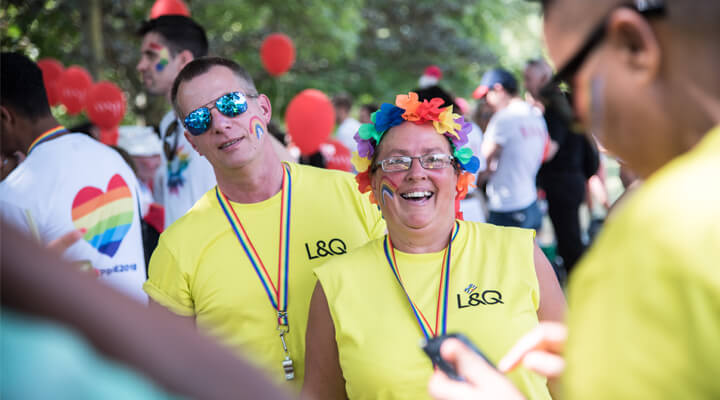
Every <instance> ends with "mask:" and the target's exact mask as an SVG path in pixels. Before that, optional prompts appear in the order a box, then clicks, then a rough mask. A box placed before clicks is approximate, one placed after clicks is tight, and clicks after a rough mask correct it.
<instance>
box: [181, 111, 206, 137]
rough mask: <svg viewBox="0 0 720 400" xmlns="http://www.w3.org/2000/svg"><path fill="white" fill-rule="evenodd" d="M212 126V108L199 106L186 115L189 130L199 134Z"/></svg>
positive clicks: (186, 124) (186, 125)
mask: <svg viewBox="0 0 720 400" xmlns="http://www.w3.org/2000/svg"><path fill="white" fill-rule="evenodd" d="M209 126H210V110H208V109H207V108H206V107H202V108H198V109H197V110H195V111H193V112H191V113H190V114H188V116H187V117H185V127H186V128H187V130H188V132H190V133H191V134H193V135H195V136H197V135H202V134H203V133H205V131H207V129H208V127H209Z"/></svg>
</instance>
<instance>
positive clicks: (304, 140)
mask: <svg viewBox="0 0 720 400" xmlns="http://www.w3.org/2000/svg"><path fill="white" fill-rule="evenodd" d="M285 124H286V125H287V130H288V134H289V135H290V138H291V139H292V141H293V143H295V145H297V147H298V148H299V149H300V153H301V154H303V155H310V154H313V153H315V152H316V151H317V150H318V148H319V147H320V144H321V143H323V142H324V141H325V139H327V138H328V136H330V133H331V132H332V130H333V127H334V126H335V108H334V107H333V105H332V102H330V99H329V98H328V97H327V96H326V95H325V93H323V92H321V91H319V90H317V89H305V90H303V91H302V92H300V93H299V94H298V95H297V96H295V97H294V98H293V99H292V100H290V104H288V107H287V110H286V111H285Z"/></svg>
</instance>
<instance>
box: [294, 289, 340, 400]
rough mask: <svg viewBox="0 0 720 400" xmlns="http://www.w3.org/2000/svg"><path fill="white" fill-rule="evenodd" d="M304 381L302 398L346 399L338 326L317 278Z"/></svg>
mask: <svg viewBox="0 0 720 400" xmlns="http://www.w3.org/2000/svg"><path fill="white" fill-rule="evenodd" d="M305 347H306V349H305V383H304V384H303V387H302V393H301V398H303V399H346V398H347V393H346V392H345V379H344V378H343V375H342V370H341V369H340V360H339V358H338V348H337V342H336V341H335V326H334V325H333V321H332V316H331V315H330V308H329V306H328V302H327V298H326V297H325V292H323V289H322V286H321V285H320V283H319V282H318V283H317V284H316V285H315V290H314V292H313V295H312V299H311V300H310V315H309V316H308V326H307V334H306V336H305Z"/></svg>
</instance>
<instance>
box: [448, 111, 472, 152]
mask: <svg viewBox="0 0 720 400" xmlns="http://www.w3.org/2000/svg"><path fill="white" fill-rule="evenodd" d="M455 123H456V124H460V129H458V130H457V132H456V133H457V135H458V137H459V138H456V137H455V136H453V135H447V136H448V137H449V138H450V140H451V141H452V143H453V145H455V148H458V149H459V148H460V147H463V146H465V145H466V144H467V142H468V135H469V134H470V132H472V124H471V123H470V122H467V121H465V118H463V117H460V118H455Z"/></svg>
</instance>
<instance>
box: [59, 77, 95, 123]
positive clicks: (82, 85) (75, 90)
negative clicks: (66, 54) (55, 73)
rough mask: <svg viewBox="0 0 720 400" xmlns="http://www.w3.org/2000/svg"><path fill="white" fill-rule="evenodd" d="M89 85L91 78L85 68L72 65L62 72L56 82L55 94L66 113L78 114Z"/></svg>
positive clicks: (81, 108) (90, 84)
mask: <svg viewBox="0 0 720 400" xmlns="http://www.w3.org/2000/svg"><path fill="white" fill-rule="evenodd" d="M91 86H92V78H91V77H90V74H89V73H88V72H87V70H85V68H83V67H78V66H77V65H73V66H72V67H69V68H68V69H66V70H65V72H63V74H62V75H61V76H60V79H59V80H58V83H57V94H58V98H59V100H60V103H62V104H64V105H65V107H66V108H67V112H68V114H70V115H75V114H79V113H80V111H82V110H83V107H84V106H85V97H86V96H87V92H88V90H90V87H91Z"/></svg>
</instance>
